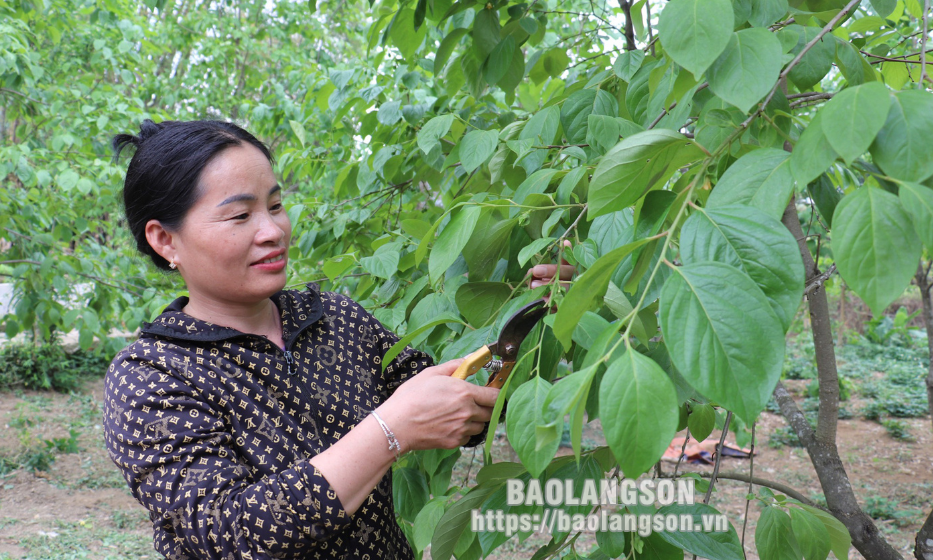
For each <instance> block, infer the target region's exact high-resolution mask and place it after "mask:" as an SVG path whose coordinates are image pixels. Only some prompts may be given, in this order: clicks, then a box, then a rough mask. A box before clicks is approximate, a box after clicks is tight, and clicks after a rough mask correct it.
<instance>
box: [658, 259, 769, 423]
mask: <svg viewBox="0 0 933 560" xmlns="http://www.w3.org/2000/svg"><path fill="white" fill-rule="evenodd" d="M659 319H660V322H661V332H662V333H663V335H664V341H665V342H666V344H667V347H668V350H669V352H670V356H671V360H672V361H673V363H674V365H675V366H676V367H677V370H678V371H680V373H681V374H682V375H683V377H684V378H685V379H686V380H687V381H688V382H689V383H690V385H692V386H693V387H695V388H696V389H697V391H699V392H700V393H701V394H703V395H705V396H706V397H708V398H710V399H712V400H714V401H715V402H717V403H719V404H720V405H722V406H724V407H725V408H727V409H729V410H732V411H733V412H734V413H735V414H736V415H737V416H738V417H739V418H741V419H742V420H744V421H745V422H746V423H751V422H753V421H754V420H755V418H756V417H757V416H758V413H759V412H761V410H762V409H763V408H764V406H765V404H766V403H767V402H768V399H769V398H770V397H771V392H772V391H773V390H774V387H775V385H777V382H778V380H779V379H780V377H781V365H782V364H783V362H784V332H783V329H782V328H781V322H780V319H778V317H777V315H775V314H774V311H773V310H772V308H771V305H770V303H769V302H768V300H767V298H766V297H765V295H764V294H763V293H762V292H761V289H760V288H758V286H757V285H755V283H754V282H753V281H752V279H751V278H749V277H748V276H746V275H745V274H744V273H742V272H741V271H740V270H738V269H737V268H734V267H732V266H729V265H726V264H722V263H716V262H701V263H694V264H689V265H685V266H682V267H676V268H674V274H672V275H671V276H670V278H668V280H667V282H665V284H664V288H663V289H662V291H661V305H660V311H659Z"/></svg>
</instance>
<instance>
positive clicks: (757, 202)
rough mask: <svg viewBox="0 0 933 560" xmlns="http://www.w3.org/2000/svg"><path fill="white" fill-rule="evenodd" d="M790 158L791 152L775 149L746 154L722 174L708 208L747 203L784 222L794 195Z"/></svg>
mask: <svg viewBox="0 0 933 560" xmlns="http://www.w3.org/2000/svg"><path fill="white" fill-rule="evenodd" d="M789 158H790V154H789V153H787V152H785V151H784V150H776V149H773V148H762V149H760V150H755V151H753V152H749V153H747V154H745V155H744V156H742V157H740V158H739V159H738V161H736V162H735V163H733V164H732V165H731V166H730V167H729V169H727V170H726V172H725V173H723V174H722V177H720V179H719V182H718V183H716V187H715V188H714V189H713V192H712V193H711V194H710V195H709V200H708V201H707V206H708V207H709V208H721V207H723V206H728V205H730V204H747V205H749V206H754V207H755V208H758V209H759V210H761V211H763V212H764V213H765V214H767V215H769V216H771V217H772V218H775V219H777V220H779V219H781V216H782V215H783V214H784V208H785V207H786V206H787V201H788V200H790V196H791V194H792V193H793V192H794V178H793V176H792V175H791V172H790V165H788V163H789V162H788V159H789Z"/></svg>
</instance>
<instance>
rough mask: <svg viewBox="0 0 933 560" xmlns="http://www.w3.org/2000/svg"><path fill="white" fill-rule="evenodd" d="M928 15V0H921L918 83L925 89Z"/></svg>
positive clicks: (927, 77) (927, 78)
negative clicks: (921, 25) (921, 23)
mask: <svg viewBox="0 0 933 560" xmlns="http://www.w3.org/2000/svg"><path fill="white" fill-rule="evenodd" d="M929 15H930V0H923V35H921V36H920V53H921V54H920V85H921V86H923V87H924V89H926V85H925V84H924V83H923V82H924V80H929V79H930V77H929V76H927V55H926V52H927V31H928V29H929V27H928V24H929V21H928V17H929Z"/></svg>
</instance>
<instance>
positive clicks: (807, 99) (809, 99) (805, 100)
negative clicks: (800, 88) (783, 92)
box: [788, 93, 835, 108]
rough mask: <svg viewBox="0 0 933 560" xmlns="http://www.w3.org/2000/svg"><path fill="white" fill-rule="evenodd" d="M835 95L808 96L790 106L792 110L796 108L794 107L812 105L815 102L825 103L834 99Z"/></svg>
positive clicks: (819, 94)
mask: <svg viewBox="0 0 933 560" xmlns="http://www.w3.org/2000/svg"><path fill="white" fill-rule="evenodd" d="M834 95H835V94H834V93H817V94H813V95H808V96H807V97H803V98H798V99H799V100H798V101H794V102H793V103H791V104H790V106H791V108H794V107H798V106H800V105H803V104H805V103H812V102H814V101H825V100H827V99H832V98H833V96H834ZM788 99H790V98H788Z"/></svg>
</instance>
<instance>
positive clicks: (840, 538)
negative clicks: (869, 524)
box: [798, 505, 852, 559]
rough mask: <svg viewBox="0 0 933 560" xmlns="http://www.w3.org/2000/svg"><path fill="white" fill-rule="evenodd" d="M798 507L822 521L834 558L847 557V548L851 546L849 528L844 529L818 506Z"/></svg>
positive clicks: (840, 523) (844, 527) (843, 526)
mask: <svg viewBox="0 0 933 560" xmlns="http://www.w3.org/2000/svg"><path fill="white" fill-rule="evenodd" d="M798 507H800V508H801V509H803V510H804V511H806V512H807V513H809V514H811V515H813V516H814V517H816V518H817V519H819V520H820V521H822V522H823V526H824V527H826V530H827V531H828V532H829V546H830V548H831V549H832V551H833V554H835V555H836V558H841V559H845V558H848V557H849V548H850V547H851V546H852V537H850V536H849V530H848V529H846V526H845V525H843V524H842V522H840V521H839V520H838V519H836V518H835V517H833V516H832V514H830V513H827V512H825V511H823V510H821V509H819V508H815V507H813V506H805V505H800V506H798Z"/></svg>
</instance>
